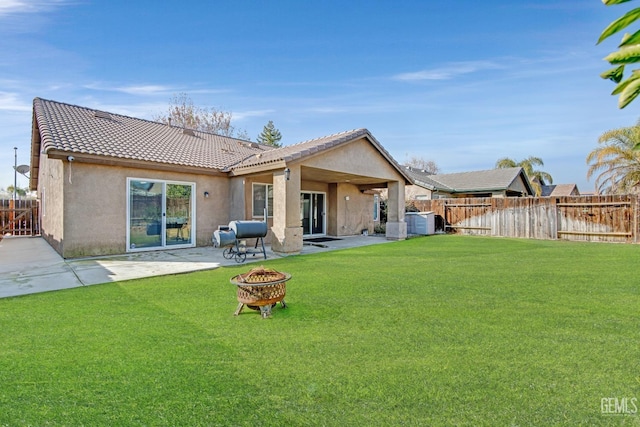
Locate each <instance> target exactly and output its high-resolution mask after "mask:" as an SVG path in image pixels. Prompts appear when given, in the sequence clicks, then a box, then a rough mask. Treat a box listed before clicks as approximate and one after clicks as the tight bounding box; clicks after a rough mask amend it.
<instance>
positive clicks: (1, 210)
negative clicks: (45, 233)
mask: <svg viewBox="0 0 640 427" xmlns="http://www.w3.org/2000/svg"><path fill="white" fill-rule="evenodd" d="M6 234H11V235H13V236H35V235H37V234H40V216H39V214H38V201H37V200H1V199H0V239H1V238H2V236H4V235H6Z"/></svg>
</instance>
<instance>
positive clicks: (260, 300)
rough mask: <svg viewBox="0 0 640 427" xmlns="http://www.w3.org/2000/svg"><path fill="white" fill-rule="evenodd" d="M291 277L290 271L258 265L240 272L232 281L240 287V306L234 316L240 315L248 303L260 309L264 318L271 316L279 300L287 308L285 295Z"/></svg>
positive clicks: (255, 308)
mask: <svg viewBox="0 0 640 427" xmlns="http://www.w3.org/2000/svg"><path fill="white" fill-rule="evenodd" d="M289 279H291V275H290V274H289V273H284V272H279V271H275V270H272V269H269V268H264V267H256V268H253V269H251V270H250V271H249V272H247V273H245V274H238V275H237V276H234V277H232V278H231V279H230V282H231V283H232V284H234V285H236V286H237V287H238V303H239V304H238V308H237V309H236V311H235V313H233V314H234V316H237V315H239V314H240V313H241V312H242V309H243V308H244V306H245V305H246V306H247V307H249V308H251V309H254V310H260V314H261V315H262V318H263V319H266V318H267V317H270V316H271V308H272V307H273V306H275V305H276V304H277V303H278V302H280V305H281V306H282V308H287V304H286V303H285V302H284V296H285V294H286V292H287V289H286V282H287V280H289Z"/></svg>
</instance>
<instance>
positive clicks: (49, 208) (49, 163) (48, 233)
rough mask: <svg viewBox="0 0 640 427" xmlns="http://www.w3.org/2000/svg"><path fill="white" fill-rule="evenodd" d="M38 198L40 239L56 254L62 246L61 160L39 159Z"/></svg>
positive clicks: (62, 178)
mask: <svg viewBox="0 0 640 427" xmlns="http://www.w3.org/2000/svg"><path fill="white" fill-rule="evenodd" d="M38 171H39V174H38V188H37V193H38V198H39V199H40V221H41V222H40V230H41V233H42V237H44V239H45V240H47V242H49V244H50V245H51V247H53V248H54V249H55V250H56V251H57V252H58V253H62V252H63V246H64V210H63V206H64V185H63V182H64V167H63V163H62V161H61V160H49V159H47V157H46V156H41V157H40V163H39V169H38Z"/></svg>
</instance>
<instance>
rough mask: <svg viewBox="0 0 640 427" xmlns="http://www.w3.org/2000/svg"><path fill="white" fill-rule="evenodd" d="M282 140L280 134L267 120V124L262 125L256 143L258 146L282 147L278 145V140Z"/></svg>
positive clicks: (270, 121)
mask: <svg viewBox="0 0 640 427" xmlns="http://www.w3.org/2000/svg"><path fill="white" fill-rule="evenodd" d="M281 139H282V134H281V133H280V131H279V130H278V129H276V127H275V126H274V125H273V121H272V120H269V123H267V124H266V125H264V128H263V129H262V132H261V133H260V135H258V138H257V139H256V141H258V142H259V143H260V144H264V145H271V146H272V147H282V144H280V140H281Z"/></svg>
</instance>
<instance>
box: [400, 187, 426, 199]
mask: <svg viewBox="0 0 640 427" xmlns="http://www.w3.org/2000/svg"><path fill="white" fill-rule="evenodd" d="M405 198H406V199H407V200H429V199H432V198H433V194H432V191H431V190H429V189H426V188H424V187H420V186H419V185H407V186H406V187H405Z"/></svg>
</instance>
